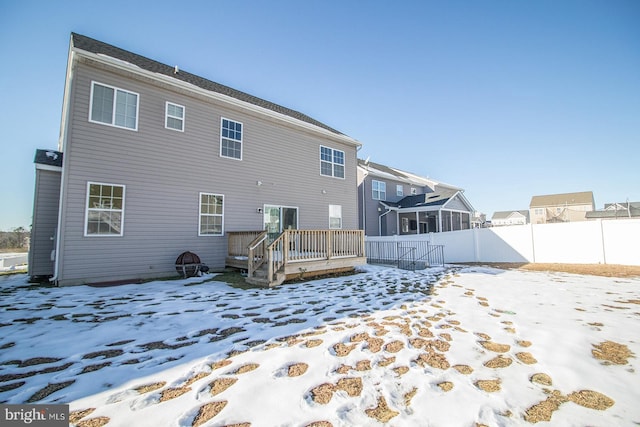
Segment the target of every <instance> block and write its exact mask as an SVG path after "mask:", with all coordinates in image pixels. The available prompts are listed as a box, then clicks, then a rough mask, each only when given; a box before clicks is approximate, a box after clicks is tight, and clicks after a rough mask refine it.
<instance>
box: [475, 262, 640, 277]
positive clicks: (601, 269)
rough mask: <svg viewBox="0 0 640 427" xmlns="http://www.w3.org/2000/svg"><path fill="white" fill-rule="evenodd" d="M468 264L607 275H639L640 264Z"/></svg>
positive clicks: (508, 268)
mask: <svg viewBox="0 0 640 427" xmlns="http://www.w3.org/2000/svg"><path fill="white" fill-rule="evenodd" d="M465 264H466V265H488V266H490V267H495V268H501V269H504V270H514V269H516V270H526V271H552V272H560V273H572V274H587V275H591V276H605V277H638V276H640V266H636V265H616V264H543V263H524V264H523V263H465Z"/></svg>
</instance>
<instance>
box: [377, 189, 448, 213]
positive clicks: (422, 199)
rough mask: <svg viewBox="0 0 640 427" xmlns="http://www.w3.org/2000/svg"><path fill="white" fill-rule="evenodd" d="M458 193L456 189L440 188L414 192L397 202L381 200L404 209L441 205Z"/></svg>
mask: <svg viewBox="0 0 640 427" xmlns="http://www.w3.org/2000/svg"><path fill="white" fill-rule="evenodd" d="M456 194H458V191H456V190H440V191H435V192H433V193H425V194H414V195H411V196H407V197H404V198H402V199H400V200H399V201H397V202H383V203H384V204H385V205H388V206H392V207H396V208H400V209H405V208H419V207H426V206H442V205H444V204H445V203H447V202H448V201H449V200H451V199H452V198H453V197H455V196H456Z"/></svg>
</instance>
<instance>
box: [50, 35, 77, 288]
mask: <svg viewBox="0 0 640 427" xmlns="http://www.w3.org/2000/svg"><path fill="white" fill-rule="evenodd" d="M74 56H75V54H74V51H73V36H71V40H70V41H69V61H68V63H67V76H66V82H65V85H64V95H63V100H62V117H61V119H60V120H61V123H60V140H59V141H58V151H60V152H61V153H62V173H61V174H60V197H59V200H58V226H57V228H56V235H55V238H56V245H55V247H56V249H55V251H56V252H55V260H54V262H53V277H51V278H50V279H49V282H51V283H53V284H54V285H56V286H57V285H58V275H59V272H60V241H61V238H60V236H61V235H62V234H64V232H63V230H62V212H63V207H64V189H65V184H66V178H67V168H65V159H64V157H65V156H64V154H65V150H66V149H67V141H68V137H69V125H70V124H69V120H70V119H69V118H70V103H71V86H72V82H73V69H74V66H73V62H74Z"/></svg>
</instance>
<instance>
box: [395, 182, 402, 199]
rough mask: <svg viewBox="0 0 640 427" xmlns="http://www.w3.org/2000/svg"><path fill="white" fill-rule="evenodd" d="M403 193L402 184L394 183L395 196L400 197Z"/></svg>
mask: <svg viewBox="0 0 640 427" xmlns="http://www.w3.org/2000/svg"><path fill="white" fill-rule="evenodd" d="M403 195H404V189H403V188H402V184H398V185H396V196H398V197H402V196H403Z"/></svg>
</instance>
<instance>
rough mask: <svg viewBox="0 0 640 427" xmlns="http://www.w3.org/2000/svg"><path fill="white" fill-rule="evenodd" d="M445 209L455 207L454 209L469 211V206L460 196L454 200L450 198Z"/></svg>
mask: <svg viewBox="0 0 640 427" xmlns="http://www.w3.org/2000/svg"><path fill="white" fill-rule="evenodd" d="M445 209H454V210H459V211H465V212H469V207H468V206H466V205H465V204H464V203H463V202H462V200H460V199H459V198H458V197H456V198H454V199H452V200H449V202H448V203H447V204H446V206H445Z"/></svg>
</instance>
